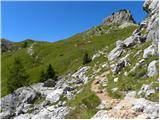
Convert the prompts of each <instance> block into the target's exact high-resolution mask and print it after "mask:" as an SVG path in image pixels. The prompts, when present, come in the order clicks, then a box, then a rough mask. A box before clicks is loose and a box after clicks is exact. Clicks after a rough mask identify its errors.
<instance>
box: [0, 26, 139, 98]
mask: <svg viewBox="0 0 160 120" xmlns="http://www.w3.org/2000/svg"><path fill="white" fill-rule="evenodd" d="M107 29H108V28H107ZM135 29H136V26H130V27H127V28H124V29H117V30H115V29H114V30H111V31H110V32H109V33H107V34H102V35H100V36H92V37H90V36H87V35H85V32H84V33H80V34H77V35H75V36H73V37H70V38H68V39H66V40H61V41H58V42H54V43H48V42H36V44H35V46H34V50H35V56H39V57H38V59H37V60H36V59H35V57H30V56H29V55H28V54H27V48H23V49H20V50H18V51H16V52H12V53H5V54H3V55H2V96H4V95H6V94H8V91H7V76H8V74H9V73H8V68H9V67H10V66H11V65H12V63H13V60H14V58H15V57H17V56H18V57H19V58H20V59H21V60H22V62H23V64H24V67H25V69H26V71H27V73H28V74H29V75H30V83H31V84H32V83H35V82H38V81H39V75H40V72H41V70H45V69H46V67H47V65H48V64H52V65H53V66H54V69H55V70H56V71H57V73H58V74H59V75H62V74H66V73H68V72H74V71H75V70H77V69H78V67H80V66H82V58H83V55H84V53H85V52H88V53H89V54H90V56H92V55H93V54H94V53H95V52H96V51H97V50H99V49H101V48H103V47H105V46H109V49H108V51H110V50H111V49H112V48H113V47H114V46H115V44H114V42H115V41H116V40H118V39H125V38H126V37H128V36H130V35H131V33H132V32H133V31H134V30H135ZM16 44H18V45H21V44H22V43H16Z"/></svg>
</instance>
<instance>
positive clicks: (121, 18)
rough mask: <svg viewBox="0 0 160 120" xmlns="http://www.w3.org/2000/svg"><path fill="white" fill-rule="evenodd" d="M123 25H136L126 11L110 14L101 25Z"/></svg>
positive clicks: (129, 13)
mask: <svg viewBox="0 0 160 120" xmlns="http://www.w3.org/2000/svg"><path fill="white" fill-rule="evenodd" d="M114 23H116V24H123V23H136V22H135V20H134V18H133V16H132V14H131V12H130V11H129V10H126V9H122V10H119V11H118V12H116V13H114V12H113V13H112V15H111V16H109V17H107V18H105V20H104V22H103V23H102V24H103V25H111V24H114Z"/></svg>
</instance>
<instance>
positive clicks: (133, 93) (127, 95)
mask: <svg viewBox="0 0 160 120" xmlns="http://www.w3.org/2000/svg"><path fill="white" fill-rule="evenodd" d="M135 96H136V91H129V92H128V93H127V94H126V96H125V99H127V98H134V97H135Z"/></svg>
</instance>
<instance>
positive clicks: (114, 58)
mask: <svg viewBox="0 0 160 120" xmlns="http://www.w3.org/2000/svg"><path fill="white" fill-rule="evenodd" d="M143 7H144V10H145V11H147V12H148V14H149V15H148V17H147V18H146V19H145V20H144V21H142V22H141V23H140V25H139V27H138V28H137V29H136V30H135V31H134V32H133V33H132V35H131V36H130V37H128V38H126V39H124V40H117V41H116V43H115V47H114V48H113V49H112V50H110V51H109V53H107V52H106V50H108V48H109V47H108V46H106V47H105V48H103V49H102V50H100V51H98V52H97V53H95V54H94V55H93V57H92V61H95V60H96V59H97V58H100V57H104V58H105V59H106V61H105V62H103V63H101V62H99V61H98V62H96V63H95V64H94V65H92V66H83V67H80V68H79V69H78V70H77V71H75V72H74V73H70V74H67V75H64V76H60V77H59V78H58V80H57V81H56V82H55V81H54V80H52V79H49V80H47V81H46V82H44V83H36V84H33V85H30V86H26V87H22V88H19V89H17V90H15V91H14V92H13V93H11V94H9V95H7V96H5V97H2V98H1V103H0V104H1V113H0V116H1V118H16V119H31V118H33V119H41V118H43V119H62V118H66V115H67V114H69V113H70V112H71V111H73V110H74V109H75V108H74V107H71V106H69V105H68V104H67V102H68V101H70V100H73V99H74V98H75V97H76V96H77V95H78V94H79V93H82V92H83V85H86V84H89V83H91V86H90V90H91V91H92V92H94V93H95V95H96V96H98V98H99V100H100V102H101V103H100V104H99V105H98V106H95V109H96V110H97V111H98V112H97V113H96V114H95V115H93V117H92V119H97V118H101V119H105V118H123V119H133V118H145V119H147V118H151V119H158V118H159V107H158V106H159V103H158V102H157V101H154V100H155V99H153V98H154V97H151V99H150V98H149V97H150V96H151V95H155V94H156V93H159V87H158V86H156V85H157V84H159V80H158V78H157V76H158V73H159V71H158V68H157V66H158V60H157V57H158V41H159V37H158V35H159V33H158V29H159V26H158V25H159V23H158V22H159V19H158V18H159V16H158V1H156V0H155V1H150V0H146V1H145V3H144V5H143ZM124 13H126V14H125V16H124V17H122V18H121V19H115V18H117V16H121V14H124ZM128 15H129V11H126V10H125V11H124V10H122V11H119V12H118V13H114V14H113V15H112V16H110V17H108V18H106V19H105V21H104V22H103V24H105V25H111V24H113V23H118V24H120V25H119V27H120V28H124V27H127V26H130V25H136V24H135V22H134V20H133V18H132V17H129V16H128ZM117 20H118V21H117ZM124 21H125V22H124ZM96 35H99V33H97V34H96ZM33 45H34V44H32V45H31V46H30V47H29V48H28V54H29V55H30V56H32V54H33V53H34V50H33ZM107 59H108V61H107ZM143 68H144V69H145V70H144V69H143ZM142 70H143V71H142ZM137 73H139V74H137ZM130 74H131V76H130ZM133 76H136V77H134V81H132V78H133ZM136 79H138V80H139V81H141V82H139V81H137V80H136ZM124 81H125V82H124ZM130 81H131V82H130ZM135 81H136V82H135ZM137 85H140V86H137ZM117 96H118V97H119V98H116V97H117ZM122 96H123V97H122Z"/></svg>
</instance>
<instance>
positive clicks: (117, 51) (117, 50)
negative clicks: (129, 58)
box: [107, 47, 123, 61]
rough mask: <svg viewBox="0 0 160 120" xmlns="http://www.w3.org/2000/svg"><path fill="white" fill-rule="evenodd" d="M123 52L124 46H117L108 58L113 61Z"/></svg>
mask: <svg viewBox="0 0 160 120" xmlns="http://www.w3.org/2000/svg"><path fill="white" fill-rule="evenodd" d="M122 52H123V48H121V47H116V48H114V49H113V50H112V51H111V52H110V53H109V54H108V56H107V57H108V60H109V61H112V60H114V59H116V58H118V57H120V55H121V54H122Z"/></svg>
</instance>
